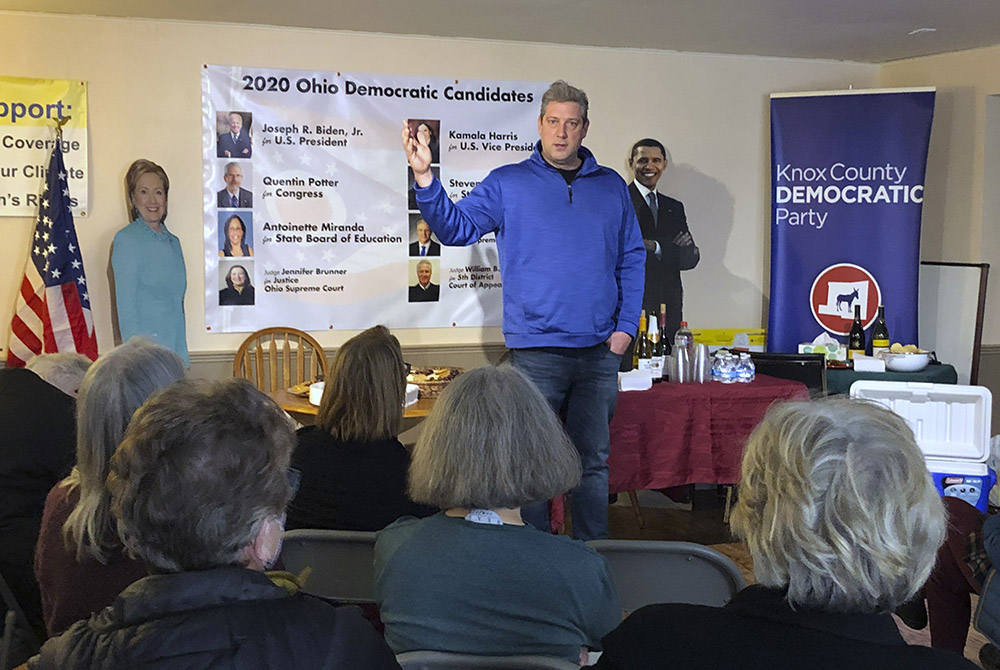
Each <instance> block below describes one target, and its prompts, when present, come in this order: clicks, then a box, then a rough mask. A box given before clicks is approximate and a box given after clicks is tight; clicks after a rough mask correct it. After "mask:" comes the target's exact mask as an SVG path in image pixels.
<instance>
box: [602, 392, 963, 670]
mask: <svg viewBox="0 0 1000 670" xmlns="http://www.w3.org/2000/svg"><path fill="white" fill-rule="evenodd" d="M732 525H733V530H734V531H735V532H736V533H737V534H738V535H739V536H740V537H742V538H743V539H744V540H745V541H746V543H747V545H748V547H749V549H750V556H751V557H752V558H753V566H754V574H755V575H756V578H757V584H756V585H753V586H749V587H747V588H745V589H743V590H742V591H740V592H739V593H738V594H736V596H735V597H734V598H733V600H732V601H731V602H730V603H729V604H728V605H726V607H723V608H716V607H706V606H703V605H686V604H664V605H648V606H646V607H643V608H641V609H638V610H636V611H635V612H633V613H632V615H631V616H629V618H628V619H626V620H625V621H624V622H623V623H622V624H621V625H620V626H619V627H618V628H617V629H615V630H614V631H612V632H611V633H610V634H609V635H607V636H606V637H605V638H604V640H603V643H604V653H603V655H602V656H601V658H600V660H599V661H598V662H597V664H596V665H595V666H594V667H595V668H600V669H603V670H624V669H626V668H628V670H644V669H646V670H652V669H654V668H656V669H659V668H665V667H678V668H687V669H689V670H699V669H701V668H705V669H706V670H707V669H708V668H712V669H713V670H714V669H716V668H725V667H739V668H741V669H742V670H756V669H758V668H759V669H761V670H765V669H766V670H773V669H774V668H809V669H811V670H815V669H817V668H830V669H831V670H832V669H834V668H836V669H838V670H839V669H841V668H873V669H875V668H878V669H879V670H894V669H898V670H916V669H921V668H926V669H930V668H935V669H944V668H954V669H955V670H959V669H960V668H975V667H976V666H975V665H974V664H972V663H971V662H970V661H967V660H965V659H964V658H962V657H961V656H959V655H958V654H953V653H949V652H945V651H942V650H939V649H931V648H928V647H922V646H907V644H906V641H905V640H904V639H903V637H902V636H901V635H900V634H899V630H898V628H897V627H896V624H895V622H894V621H893V619H892V616H891V615H890V612H892V611H893V610H894V609H895V608H896V607H898V606H899V605H900V604H901V603H903V602H905V601H907V600H908V599H909V598H911V597H912V596H913V594H914V593H916V591H917V590H918V589H919V588H920V587H921V585H922V584H923V583H924V581H925V580H926V579H927V576H928V575H929V574H930V572H931V568H932V567H933V566H934V560H935V555H936V552H937V548H938V547H939V546H940V544H941V542H942V541H943V540H944V532H945V516H944V507H943V505H942V504H941V500H940V498H939V497H938V493H937V491H936V490H935V488H934V483H933V482H932V481H931V476H930V473H928V471H927V466H926V465H925V464H924V458H923V455H922V454H921V452H920V448H919V447H918V446H917V444H916V442H915V441H914V438H913V432H912V431H911V430H910V428H909V426H907V425H906V422H905V421H904V420H903V419H902V418H900V417H899V416H897V415H896V414H894V413H892V412H891V411H889V410H888V409H885V408H883V407H881V406H879V405H874V404H870V403H867V402H861V401H851V400H839V399H835V400H827V401H817V402H811V403H786V404H783V405H777V406H775V407H773V408H772V409H771V410H770V411H769V412H768V413H767V415H766V416H765V417H764V420H763V421H762V422H761V423H760V425H758V426H757V428H756V429H755V430H754V431H753V433H752V434H751V435H750V438H749V440H748V442H747V447H746V451H745V453H744V454H743V466H742V478H741V480H740V496H739V501H738V502H737V504H736V507H735V508H734V510H733V516H732ZM665 577H666V578H669V576H665Z"/></svg>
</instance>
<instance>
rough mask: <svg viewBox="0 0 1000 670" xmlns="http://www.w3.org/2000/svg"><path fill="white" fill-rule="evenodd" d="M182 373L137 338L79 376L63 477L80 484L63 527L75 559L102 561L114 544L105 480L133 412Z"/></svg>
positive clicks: (177, 363) (171, 358)
mask: <svg viewBox="0 0 1000 670" xmlns="http://www.w3.org/2000/svg"><path fill="white" fill-rule="evenodd" d="M183 376H184V362H183V361H182V360H181V359H180V357H179V356H178V355H177V354H175V353H174V352H172V351H170V350H169V349H166V348H164V347H161V346H159V345H157V344H154V343H153V342H150V341H149V340H144V339H141V338H137V337H134V338H132V339H130V340H129V341H128V342H126V343H125V344H122V345H121V346H119V347H116V348H115V349H112V350H111V351H109V352H108V353H106V354H104V355H103V356H101V357H100V358H98V359H97V362H96V363H94V364H93V365H92V366H90V369H89V370H88V371H87V374H86V375H85V376H84V378H83V383H82V384H81V386H80V395H79V398H78V399H77V410H76V412H77V413H76V417H77V438H76V467H74V468H73V472H72V474H70V476H69V477H68V478H67V479H66V480H65V481H66V483H67V484H68V485H70V486H77V487H79V493H80V500H79V502H78V503H77V505H76V507H75V508H74V509H73V511H72V512H71V513H70V515H69V518H68V519H67V520H66V524H65V525H64V526H63V534H64V537H65V538H66V542H67V545H68V546H70V547H72V546H74V545H75V547H76V555H77V559H78V560H80V559H82V558H83V556H84V554H86V553H89V554H90V555H92V556H93V557H94V558H96V559H98V560H99V561H102V562H103V561H104V558H105V556H104V550H105V549H107V548H108V547H109V546H113V545H114V544H115V543H116V542H115V534H114V528H113V526H112V525H111V518H110V515H109V512H108V506H109V497H108V493H107V489H106V488H105V479H106V478H107V476H108V463H109V461H110V459H111V454H113V453H114V451H115V449H116V448H117V447H118V443H119V442H121V439H122V436H123V435H124V434H125V428H126V427H127V426H128V423H129V421H130V420H131V419H132V414H133V413H134V412H135V411H136V410H137V409H139V406H140V405H142V403H144V402H145V401H146V398H148V397H149V396H150V395H152V394H153V392H154V391H158V390H159V389H162V388H163V387H165V386H168V385H170V384H172V383H173V382H175V381H177V380H178V379H181V378H182V377H183Z"/></svg>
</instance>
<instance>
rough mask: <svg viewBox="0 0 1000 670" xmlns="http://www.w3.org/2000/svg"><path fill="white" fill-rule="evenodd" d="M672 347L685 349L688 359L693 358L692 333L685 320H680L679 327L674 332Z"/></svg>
mask: <svg viewBox="0 0 1000 670" xmlns="http://www.w3.org/2000/svg"><path fill="white" fill-rule="evenodd" d="M674 347H675V348H676V347H683V348H685V349H687V352H688V359H689V360H694V333H692V332H691V329H690V328H688V322H687V321H681V327H680V328H678V329H677V332H676V333H674Z"/></svg>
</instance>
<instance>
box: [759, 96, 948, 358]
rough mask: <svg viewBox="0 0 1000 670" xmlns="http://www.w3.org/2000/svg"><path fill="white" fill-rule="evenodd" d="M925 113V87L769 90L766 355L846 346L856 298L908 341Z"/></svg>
mask: <svg viewBox="0 0 1000 670" xmlns="http://www.w3.org/2000/svg"><path fill="white" fill-rule="evenodd" d="M933 117H934V89H933V88H920V89H905V90H899V89H893V90H884V91H837V92H826V93H804V94H803V93H799V94H776V95H772V96H771V294H770V310H769V316H768V333H767V339H768V350H769V351H796V349H797V346H798V344H799V343H800V342H809V341H811V340H813V339H814V338H815V337H816V336H817V335H819V334H820V333H822V332H824V331H826V332H827V333H829V334H831V335H833V336H834V337H837V338H838V339H840V340H841V341H844V342H846V339H845V338H846V335H847V334H848V333H849V332H850V329H851V323H852V321H853V320H854V307H855V306H856V305H860V307H861V319H862V323H864V325H865V328H866V330H869V329H870V327H871V325H872V324H873V323H874V321H875V317H876V315H877V311H878V305H880V304H881V305H885V311H886V323H887V325H888V327H889V334H890V336H891V338H892V340H893V341H898V342H903V343H904V344H905V343H916V341H917V277H918V270H919V264H920V216H921V211H922V205H923V196H924V173H925V170H926V167H927V145H928V141H929V139H930V133H931V120H932V119H933ZM869 339H870V338H869Z"/></svg>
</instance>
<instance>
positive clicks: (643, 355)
mask: <svg viewBox="0 0 1000 670" xmlns="http://www.w3.org/2000/svg"><path fill="white" fill-rule="evenodd" d="M643 314H644V315H643V316H640V317H639V333H638V335H637V337H638V338H639V341H638V342H636V345H635V348H636V351H637V352H638V357H639V360H638V365H637V366H636V367H637V368H638V369H640V370H646V371H647V372H649V373H652V367H653V345H652V343H651V342H650V341H649V337H648V335H649V333H648V331H647V329H646V324H647V323H648V322H649V319H647V318H646V316H645V312H643ZM652 318H653V317H650V319H652Z"/></svg>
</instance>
